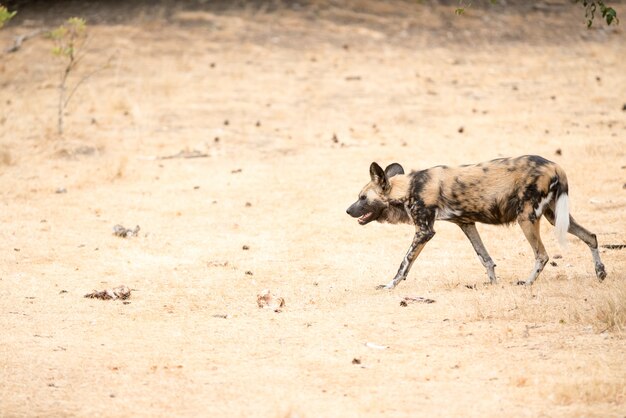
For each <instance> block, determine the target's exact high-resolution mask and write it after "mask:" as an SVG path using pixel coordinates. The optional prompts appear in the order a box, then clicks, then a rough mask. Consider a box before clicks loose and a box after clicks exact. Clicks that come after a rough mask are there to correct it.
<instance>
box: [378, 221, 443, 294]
mask: <svg viewBox="0 0 626 418" xmlns="http://www.w3.org/2000/svg"><path fill="white" fill-rule="evenodd" d="M412 215H414V222H415V227H416V231H415V236H414V237H413V242H411V246H410V247H409V251H407V253H406V255H405V256H404V259H403V260H402V264H400V268H399V269H398V272H397V273H396V277H394V278H393V280H392V281H390V282H389V283H387V284H386V285H380V286H378V288H379V289H393V288H394V287H396V286H397V285H398V283H400V282H401V281H402V280H406V276H407V275H408V274H409V270H410V269H411V266H412V265H413V262H414V261H415V259H416V258H417V256H418V255H419V253H420V252H421V251H422V249H423V248H424V246H425V245H426V243H427V242H428V241H430V239H431V238H432V237H434V236H435V231H434V230H433V223H434V221H435V216H434V213H432V212H431V211H426V212H417V213H415V212H413V213H412Z"/></svg>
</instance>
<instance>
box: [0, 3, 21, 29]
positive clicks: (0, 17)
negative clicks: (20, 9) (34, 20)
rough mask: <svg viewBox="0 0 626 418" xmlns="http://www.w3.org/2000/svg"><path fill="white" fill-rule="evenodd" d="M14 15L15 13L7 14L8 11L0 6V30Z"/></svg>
mask: <svg viewBox="0 0 626 418" xmlns="http://www.w3.org/2000/svg"><path fill="white" fill-rule="evenodd" d="M16 14H17V12H9V10H8V9H7V8H6V7H4V6H0V28H1V27H2V26H4V24H5V23H6V22H8V21H9V20H11V18H12V17H13V16H15V15H16Z"/></svg>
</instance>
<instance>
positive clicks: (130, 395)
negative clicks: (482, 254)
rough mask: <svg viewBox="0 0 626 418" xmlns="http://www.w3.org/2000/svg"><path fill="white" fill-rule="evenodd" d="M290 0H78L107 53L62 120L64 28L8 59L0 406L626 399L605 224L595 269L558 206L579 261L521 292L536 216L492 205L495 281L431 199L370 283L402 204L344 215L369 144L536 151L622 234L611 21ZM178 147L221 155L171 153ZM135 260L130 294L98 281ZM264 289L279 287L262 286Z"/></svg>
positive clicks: (481, 404)
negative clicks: (381, 219)
mask: <svg viewBox="0 0 626 418" xmlns="http://www.w3.org/2000/svg"><path fill="white" fill-rule="evenodd" d="M614 3H616V6H620V5H621V7H624V3H620V2H614ZM279 6H280V7H278V8H276V7H261V6H255V7H246V8H238V9H237V8H228V7H226V6H224V7H222V8H221V9H220V8H217V7H216V8H214V9H207V10H192V9H187V10H183V8H178V9H176V8H174V9H168V8H167V7H165V6H160V7H158V8H153V9H149V10H145V11H143V12H142V9H138V10H134V11H133V14H132V16H126V17H128V18H127V19H121V20H120V21H114V20H111V21H109V22H108V23H107V20H106V13H104V12H102V10H100V11H98V12H97V13H96V12H94V16H91V15H88V18H89V17H91V18H92V20H93V21H94V22H96V23H94V24H92V25H91V27H90V34H91V38H92V41H91V44H90V48H91V52H90V54H88V55H87V57H86V58H85V60H84V62H83V64H82V67H80V68H79V70H78V72H77V74H76V75H75V76H74V80H76V79H77V78H78V77H80V75H81V74H86V73H88V72H89V71H91V70H93V69H95V68H98V66H100V65H102V63H103V62H105V61H106V60H107V58H108V57H109V56H111V55H114V58H113V61H112V65H111V67H110V68H108V69H106V70H104V71H102V72H100V73H98V74H97V75H96V76H94V77H92V78H91V79H90V80H89V81H88V82H86V83H85V84H84V85H83V86H82V87H81V88H80V90H79V91H78V93H77V95H76V96H75V98H74V99H73V102H72V103H71V104H70V106H69V107H68V109H67V120H66V122H67V130H66V133H65V135H64V136H63V137H58V136H56V135H55V133H54V132H55V122H56V120H55V112H56V109H55V104H56V94H57V93H56V90H55V84H56V83H57V80H58V73H59V68H60V65H59V63H58V62H57V61H55V60H54V58H53V57H52V56H51V55H50V52H49V51H50V47H51V45H50V43H49V41H47V40H46V39H44V38H41V37H39V38H35V39H32V40H29V41H28V42H26V43H25V44H24V45H23V47H22V49H21V50H20V51H18V52H17V53H14V54H5V55H3V56H2V60H1V61H0V86H1V87H0V109H1V114H0V127H1V129H0V147H1V148H0V156H1V158H0V196H1V198H0V205H1V211H0V220H1V222H2V228H1V229H0V238H1V240H2V242H3V248H2V251H0V314H1V316H0V328H1V329H2V331H1V333H0V416H3V417H4V416H6V417H14V416H229V417H231V416H261V417H285V416H290V417H296V416H297V417H318V416H320V417H321V416H324V417H333V416H335V417H350V416H359V417H363V416H477V417H478V416H481V417H482V416H533V417H536V416H550V417H555V416H586V417H589V416H597V417H623V416H624V415H625V413H626V364H625V362H624V358H625V356H626V340H625V339H624V332H623V329H624V325H625V324H624V321H625V316H626V313H625V312H624V309H625V300H626V285H625V279H626V274H625V273H624V270H625V268H626V260H625V257H624V254H625V252H624V251H625V250H609V249H602V251H601V255H602V257H603V259H604V262H605V264H606V266H607V271H608V274H609V275H608V278H607V279H606V281H605V282H604V283H599V282H598V281H597V280H596V278H595V275H594V272H593V263H592V261H591V255H590V253H589V251H588V249H587V248H586V246H584V245H583V244H582V243H581V242H579V241H577V240H575V239H574V238H573V237H572V238H570V245H569V248H568V249H567V250H566V251H562V250H561V249H560V248H559V247H558V246H557V243H556V240H555V239H554V237H553V234H552V229H551V227H549V225H547V223H546V222H544V224H545V225H542V232H543V236H544V241H545V244H546V247H547V249H548V252H549V253H550V254H551V255H555V254H562V256H563V258H561V259H553V260H554V261H555V262H556V263H557V265H556V266H552V265H548V266H547V267H546V269H545V271H544V273H543V274H542V276H540V278H539V280H538V282H537V283H536V284H535V285H534V286H533V287H532V288H531V289H528V288H522V287H517V286H514V285H513V283H514V282H515V281H517V280H518V279H521V278H525V277H526V275H527V274H528V273H529V271H530V269H531V266H532V264H533V261H532V252H531V249H530V246H529V245H528V243H527V242H526V241H525V239H524V237H523V234H522V232H521V230H520V229H519V228H518V227H517V226H512V227H508V228H507V227H494V226H479V230H480V231H481V234H482V236H483V240H484V242H485V244H486V246H487V248H488V249H489V250H490V252H491V255H492V257H493V258H494V260H495V261H496V264H497V265H498V267H497V269H496V272H497V273H498V275H499V278H500V283H499V284H498V285H497V286H485V285H483V282H484V281H486V274H485V272H484V270H483V267H482V266H481V264H480V263H479V261H478V259H477V257H476V256H475V254H474V252H473V250H472V248H471V245H470V244H469V242H468V241H467V240H466V239H465V237H464V236H463V234H462V233H461V231H460V230H459V229H458V228H457V227H455V226H454V225H451V224H446V223H443V222H442V223H438V224H437V225H436V230H437V235H436V237H435V238H434V239H433V240H432V241H431V242H430V243H429V244H428V246H427V247H426V249H425V250H424V251H423V252H422V254H421V255H420V257H419V259H418V261H417V262H416V264H415V266H414V267H413V270H412V271H411V273H410V275H409V278H408V280H407V281H405V282H403V283H401V284H400V286H399V287H398V288H396V289H395V290H393V291H379V290H376V289H375V286H376V285H378V284H381V283H385V282H387V281H388V280H389V279H390V278H391V277H392V276H393V274H394V273H395V271H396V269H397V267H398V265H399V263H400V261H401V258H402V256H403V255H404V252H405V251H406V249H407V248H408V245H409V243H410V240H411V236H412V228H411V227H409V226H390V225H380V224H371V225H368V226H367V227H360V226H359V225H358V224H357V223H356V221H355V220H353V219H351V218H349V217H348V216H347V215H346V214H345V209H346V207H347V206H348V205H349V204H350V203H351V202H352V201H353V200H354V199H355V198H356V196H357V193H358V191H359V189H360V188H361V187H362V186H363V185H364V184H365V183H366V182H367V181H368V166H369V163H370V162H371V161H373V160H376V161H378V162H380V163H381V164H387V163H390V162H392V161H398V162H400V163H402V164H403V165H404V166H405V167H407V168H413V169H418V168H424V167H428V166H432V165H436V164H449V165H452V164H462V163H469V162H477V161H482V160H488V159H491V158H496V157H500V156H513V155H519V154H525V153H533V154H540V155H543V156H545V157H547V158H549V159H552V160H554V161H557V162H558V163H559V164H561V165H562V166H563V167H564V169H565V170H566V171H567V173H568V177H569V182H570V190H571V199H572V206H573V213H574V215H575V216H576V217H577V219H578V220H579V221H580V222H581V223H582V224H583V225H585V226H586V227H587V228H589V229H590V230H592V231H594V232H595V233H597V235H598V239H599V241H600V243H601V244H623V243H626V229H625V228H624V215H625V214H626V196H625V195H626V190H625V189H624V180H625V179H624V177H625V173H626V168H625V166H626V112H624V111H622V106H623V105H624V103H626V64H625V61H624V57H625V56H626V38H625V35H624V29H623V27H618V28H611V29H607V28H604V27H602V25H600V24H597V26H595V29H592V30H591V31H587V30H586V29H585V28H584V22H583V19H582V15H581V13H580V10H579V9H578V8H577V7H575V6H571V5H569V4H568V3H564V4H563V5H560V6H559V5H558V4H556V5H555V3H554V2H552V3H550V4H548V6H546V7H547V8H548V9H546V8H545V7H542V8H540V10H537V9H535V8H526V9H524V8H520V10H518V11H513V12H506V13H504V14H502V15H499V12H500V11H502V10H503V9H502V8H500V6H494V8H493V9H488V10H486V11H481V10H479V9H472V10H470V12H469V14H468V15H466V16H464V17H456V16H454V13H453V8H454V6H453V5H452V6H448V7H435V6H429V4H423V5H415V4H413V3H408V2H407V3H402V2H394V3H380V4H377V3H370V2H364V1H361V2H352V3H349V4H348V6H346V7H345V8H337V7H331V6H330V5H329V4H327V3H324V2H317V3H314V4H312V5H308V6H303V7H300V8H297V7H295V6H294V7H282V6H281V5H279ZM357 9H358V11H356V10H357ZM553 9H554V10H553ZM44 12H45V10H44V11H41V10H40V11H39V12H29V11H28V10H25V11H23V13H22V16H21V20H17V21H16V22H14V23H13V24H12V25H11V26H8V27H6V28H5V29H3V30H2V31H1V32H0V44H1V45H3V47H4V46H5V45H9V44H10V43H11V42H12V39H13V36H14V35H16V34H20V33H26V32H29V31H31V30H32V29H33V28H38V27H46V24H47V23H48V22H49V21H54V20H49V18H48V17H46V16H48V15H46V14H45V13H44ZM78 12H81V10H79V11H78ZM625 12H626V10H624V11H622V14H624V13H625ZM29 13H30V14H29ZM51 13H52V15H53V16H54V17H55V18H56V19H57V20H56V21H58V19H61V18H63V17H64V16H66V15H63V14H59V13H58V11H51ZM129 13H130V12H129ZM103 16H104V17H103ZM98 18H100V20H98ZM622 26H623V24H622ZM226 121H228V122H226ZM257 122H258V123H257ZM460 127H463V132H459V128H460ZM333 135H335V136H336V139H337V140H336V141H333V139H332V138H333ZM218 138H219V139H218ZM557 149H560V150H561V151H562V152H561V153H560V154H558V155H557V154H556V150H557ZM181 150H187V151H194V150H196V151H199V152H202V153H206V154H208V157H206V158H197V159H181V158H173V159H165V160H160V159H157V158H155V157H160V156H168V155H175V154H177V153H179V152H180V151H181ZM59 188H65V189H66V193H56V191H57V189H59ZM118 223H119V224H123V225H125V226H130V227H134V226H135V225H140V227H141V231H140V233H139V236H137V237H130V238H126V239H124V238H119V237H116V236H113V234H112V228H113V226H114V225H115V224H118ZM244 246H247V248H248V249H247V250H244V249H243V247H244ZM122 283H123V284H126V285H127V286H129V287H130V288H131V289H133V292H132V296H131V298H130V299H129V300H128V302H130V303H128V304H124V303H123V302H122V301H100V300H95V299H85V298H83V295H84V294H85V293H87V292H90V291H92V290H94V289H98V290H99V289H103V288H107V287H112V286H117V285H119V284H122ZM474 285H476V287H475V288H468V286H469V287H472V286H474ZM266 288H268V289H271V291H272V292H273V293H276V294H277V295H280V296H282V297H284V298H285V300H286V306H285V307H284V309H283V310H282V312H280V313H275V312H273V311H272V310H269V309H260V308H258V307H257V304H256V296H257V294H258V293H260V292H261V291H262V290H263V289H266ZM405 296H422V297H428V298H432V299H434V300H435V301H436V302H435V303H433V304H409V305H408V306H406V307H402V306H400V304H399V302H400V300H401V299H402V298H403V297H405ZM620 329H621V331H620ZM368 342H371V343H375V344H378V345H382V346H386V347H387V348H386V349H377V348H371V347H368V346H366V343H368ZM355 359H356V361H355ZM359 362H360V364H355V363H359Z"/></svg>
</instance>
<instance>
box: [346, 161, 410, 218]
mask: <svg viewBox="0 0 626 418" xmlns="http://www.w3.org/2000/svg"><path fill="white" fill-rule="evenodd" d="M398 174H404V169H403V168H402V166H401V165H400V164H398V163H393V164H390V165H388V166H387V168H386V169H385V170H384V171H383V169H382V168H381V167H380V166H379V165H378V164H376V163H372V165H370V178H371V181H370V182H369V183H367V184H366V185H365V187H364V188H363V190H361V192H360V193H359V198H358V200H357V201H356V202H354V203H353V204H352V205H350V207H349V208H348V210H346V212H347V213H348V215H350V216H352V217H353V218H358V220H359V224H361V225H366V224H368V223H370V222H372V221H379V222H384V221H391V219H390V216H389V213H388V212H389V209H390V195H391V192H392V188H393V185H392V182H391V180H390V179H391V177H393V176H396V175H398Z"/></svg>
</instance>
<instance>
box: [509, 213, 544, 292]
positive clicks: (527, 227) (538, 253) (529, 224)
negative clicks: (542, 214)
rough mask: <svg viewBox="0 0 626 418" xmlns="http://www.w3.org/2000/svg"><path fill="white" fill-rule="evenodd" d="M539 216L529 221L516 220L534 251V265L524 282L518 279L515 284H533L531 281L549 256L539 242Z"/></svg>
mask: <svg viewBox="0 0 626 418" xmlns="http://www.w3.org/2000/svg"><path fill="white" fill-rule="evenodd" d="M540 219H541V218H539V219H537V220H535V221H530V220H528V219H518V220H517V222H518V223H519V226H520V227H522V231H524V235H525V236H526V239H527V240H528V242H529V243H530V246H531V247H532V248H533V251H534V252H535V266H534V267H533V270H532V271H531V272H530V276H528V279H526V281H525V282H523V281H521V280H520V281H519V282H517V284H525V285H527V286H529V285H531V284H533V282H534V281H535V280H536V279H537V276H539V273H541V271H542V270H543V267H544V266H545V265H546V263H547V262H548V260H549V259H550V257H548V253H547V252H546V249H545V247H544V246H543V242H541V236H540V235H539V220H540Z"/></svg>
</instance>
